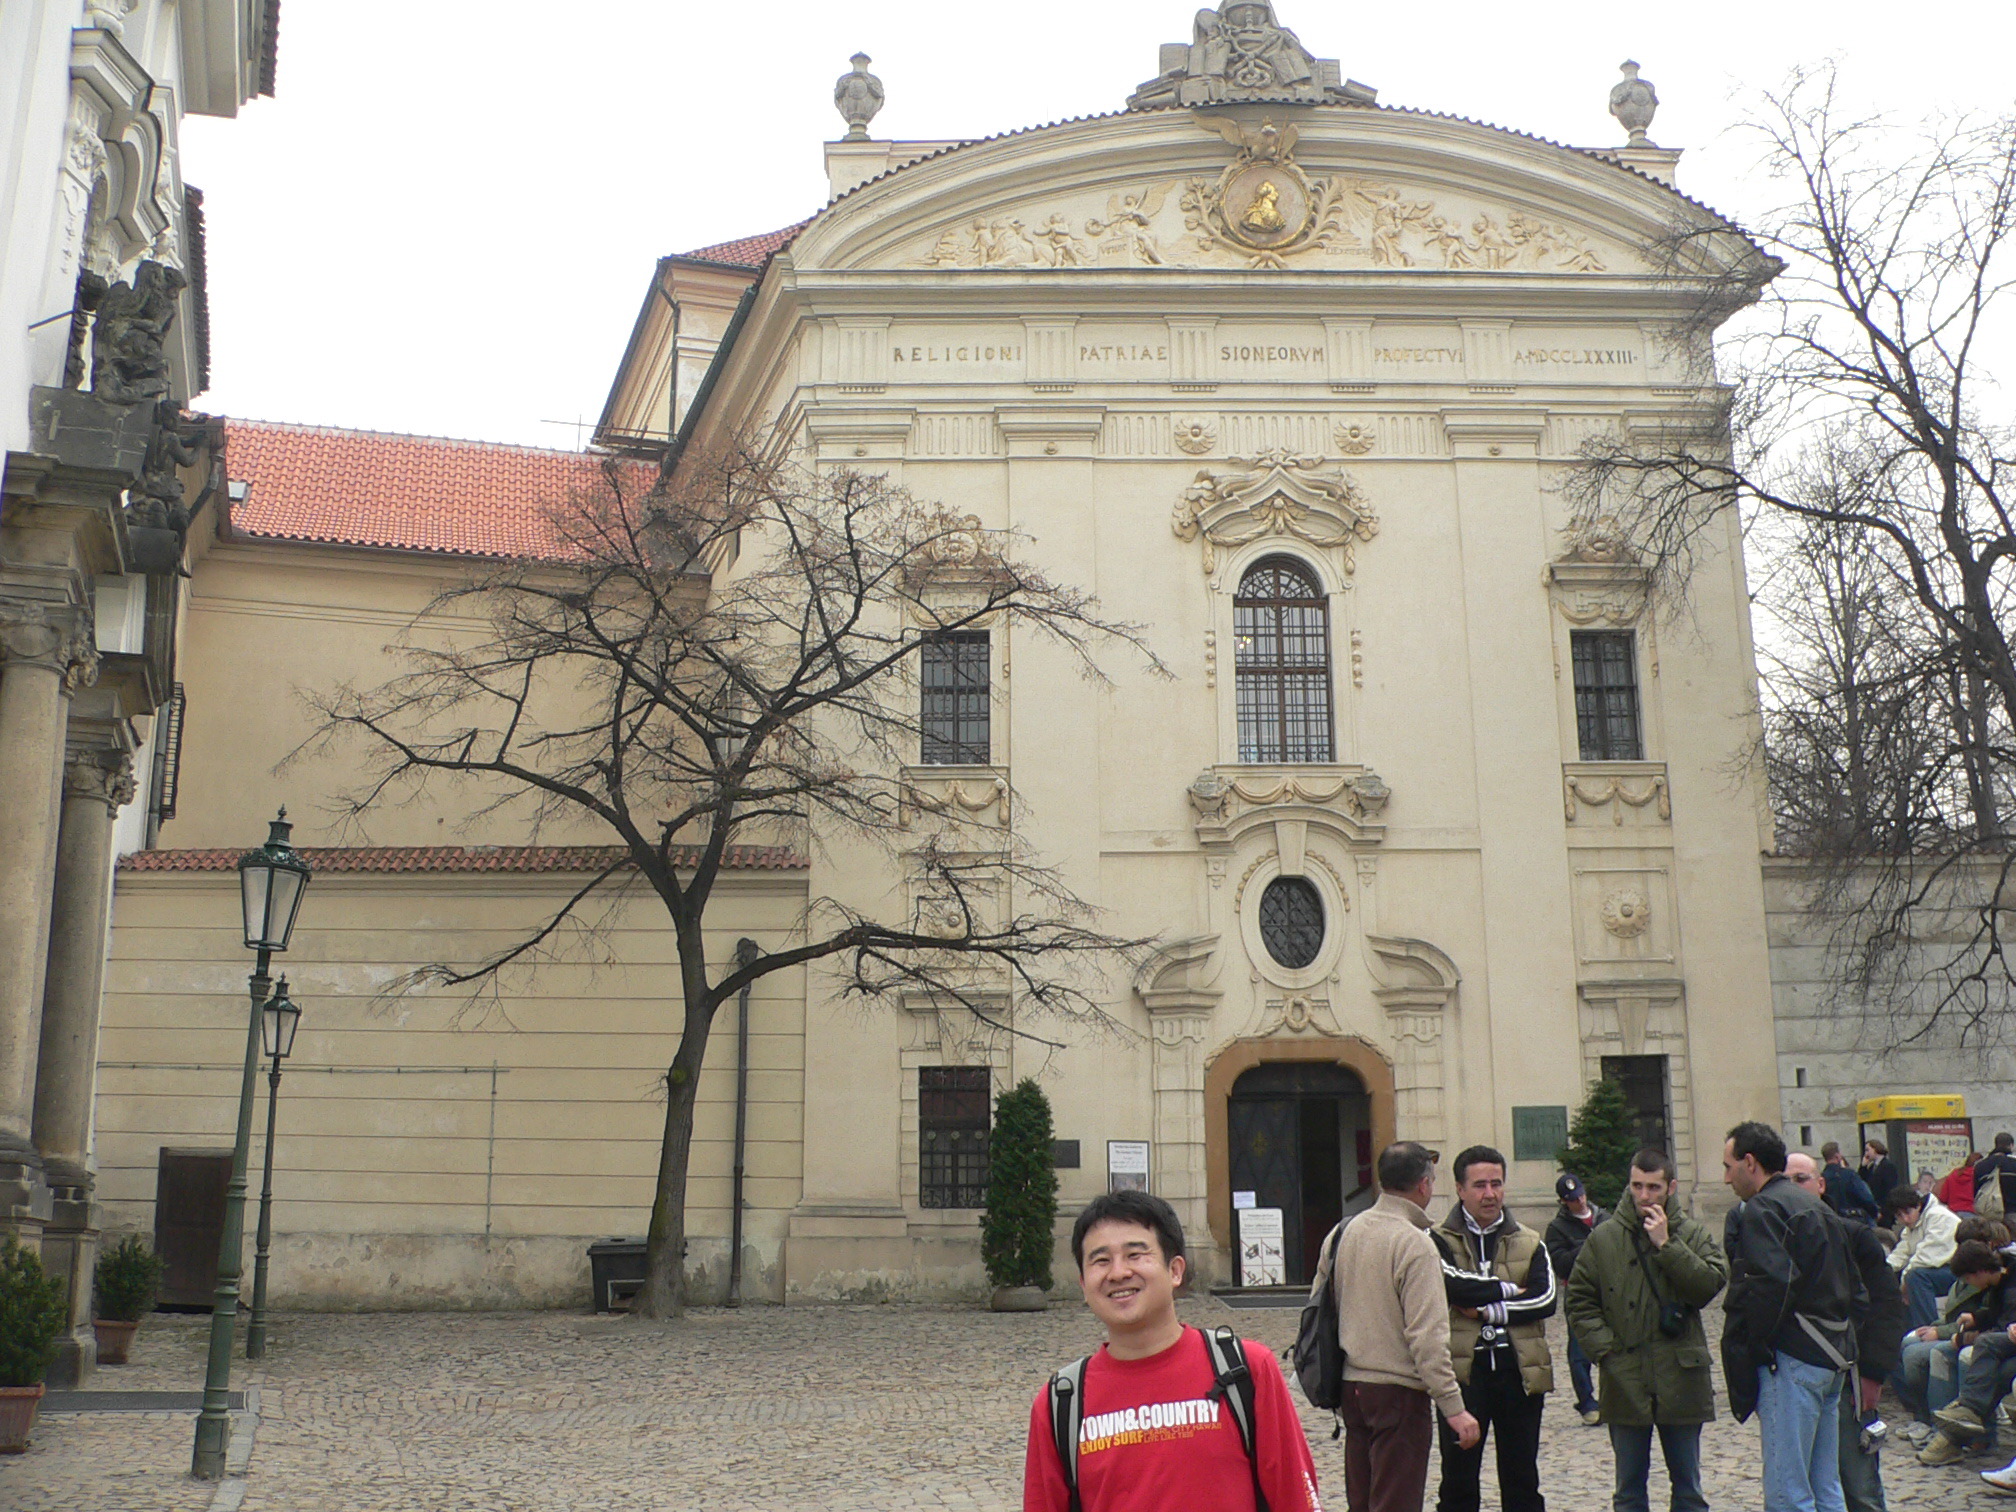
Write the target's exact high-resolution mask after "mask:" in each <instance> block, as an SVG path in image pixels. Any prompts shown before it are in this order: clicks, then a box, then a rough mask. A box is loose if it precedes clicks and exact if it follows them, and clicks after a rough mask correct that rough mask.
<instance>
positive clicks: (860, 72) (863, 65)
mask: <svg viewBox="0 0 2016 1512" xmlns="http://www.w3.org/2000/svg"><path fill="white" fill-rule="evenodd" d="M850 61H851V62H852V63H853V64H854V71H853V72H852V73H844V74H842V75H840V82H839V83H838V84H835V85H834V86H833V103H834V105H835V106H836V107H837V108H838V109H839V111H840V117H841V119H842V120H844V121H846V123H847V140H848V141H850V142H865V141H867V140H868V123H869V122H870V121H872V120H874V119H875V115H876V112H877V111H879V110H881V108H882V81H881V80H880V79H878V78H876V77H875V75H873V74H871V73H870V72H868V65H869V64H870V63H872V62H874V61H875V60H874V59H873V58H871V57H869V56H868V54H866V53H856V54H854V56H853V58H852V59H851V60H850Z"/></svg>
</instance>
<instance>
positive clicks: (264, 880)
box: [238, 808, 309, 951]
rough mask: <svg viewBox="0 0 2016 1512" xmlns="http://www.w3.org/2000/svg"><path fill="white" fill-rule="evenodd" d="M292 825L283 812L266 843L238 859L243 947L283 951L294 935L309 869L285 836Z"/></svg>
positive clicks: (284, 811)
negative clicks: (242, 903) (243, 925)
mask: <svg viewBox="0 0 2016 1512" xmlns="http://www.w3.org/2000/svg"><path fill="white" fill-rule="evenodd" d="M293 833H294V826H293V825H291V824H289V823H288V822H287V810H286V809H284V808H283V809H281V810H280V817H279V818H277V819H275V820H274V821H273V828H272V832H271V833H270V834H268V835H267V837H266V843H265V844H264V845H262V846H260V847H259V849H257V850H251V851H247V852H245V854H244V855H242V856H240V857H239V858H238V887H239V891H240V892H241V893H242V894H243V899H244V905H245V948H246V949H247V950H274V951H279V950H285V949H286V948H287V941H288V940H289V939H290V938H292V936H293V934H294V916H295V915H296V914H297V913H299V912H300V909H301V894H302V893H303V892H305V891H306V890H307V887H308V875H309V868H308V863H307V862H306V861H303V860H302V859H301V857H300V856H299V854H297V853H296V851H295V849H294V847H293V846H292V845H290V844H288V843H287V842H288V837H289V836H291V835H292V834H293Z"/></svg>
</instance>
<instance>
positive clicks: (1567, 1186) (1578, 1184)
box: [1554, 1176, 1582, 1202]
mask: <svg viewBox="0 0 2016 1512" xmlns="http://www.w3.org/2000/svg"><path fill="white" fill-rule="evenodd" d="M1554 1195H1555V1196H1556V1197H1559V1198H1560V1199H1561V1200H1562V1201H1563V1202H1567V1201H1569V1200H1570V1199H1572V1198H1576V1197H1580V1196H1581V1195H1582V1178H1581V1177H1580V1176H1563V1177H1562V1178H1561V1179H1560V1180H1559V1181H1557V1182H1555V1183H1554Z"/></svg>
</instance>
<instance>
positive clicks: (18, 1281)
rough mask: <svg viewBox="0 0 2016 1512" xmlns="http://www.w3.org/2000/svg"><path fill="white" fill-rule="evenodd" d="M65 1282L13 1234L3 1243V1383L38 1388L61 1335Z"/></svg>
mask: <svg viewBox="0 0 2016 1512" xmlns="http://www.w3.org/2000/svg"><path fill="white" fill-rule="evenodd" d="M66 1321H68V1320H67V1319H66V1318H65V1316H64V1307H63V1281H62V1278H61V1277H58V1276H52V1275H49V1274H48V1273H46V1272H45V1271H44V1270H43V1269H42V1261H41V1258H40V1257H39V1256H37V1255H36V1253H35V1252H34V1251H33V1250H30V1249H25V1248H23V1247H22V1245H21V1243H20V1241H19V1240H17V1239H16V1238H15V1237H14V1236H13V1235H12V1234H9V1235H8V1236H7V1238H6V1240H5V1242H4V1243H0V1386H36V1385H39V1384H41V1381H42V1377H43V1375H44V1373H45V1372H47V1370H48V1369H49V1362H50V1361H51V1360H53V1359H55V1358H56V1341H57V1340H58V1339H60V1338H61V1337H62V1336H63V1325H64V1323H65V1322H66Z"/></svg>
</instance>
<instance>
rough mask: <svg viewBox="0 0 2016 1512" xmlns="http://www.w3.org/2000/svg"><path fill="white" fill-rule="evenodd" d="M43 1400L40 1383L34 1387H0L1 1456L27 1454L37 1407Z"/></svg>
mask: <svg viewBox="0 0 2016 1512" xmlns="http://www.w3.org/2000/svg"><path fill="white" fill-rule="evenodd" d="M41 1400H42V1384H41V1382H39V1381H38V1382H36V1383H35V1384H34V1385H33V1386H0V1454H25V1453H27V1451H28V1435H29V1434H30V1433H32V1432H33V1431H34V1429H35V1407H36V1404H37V1403H39V1402H40V1401H41Z"/></svg>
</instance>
